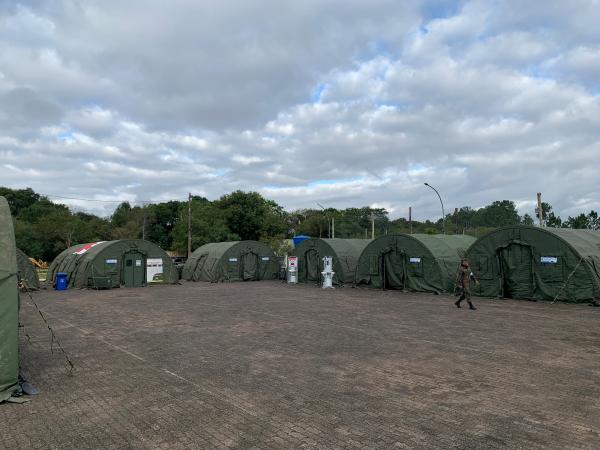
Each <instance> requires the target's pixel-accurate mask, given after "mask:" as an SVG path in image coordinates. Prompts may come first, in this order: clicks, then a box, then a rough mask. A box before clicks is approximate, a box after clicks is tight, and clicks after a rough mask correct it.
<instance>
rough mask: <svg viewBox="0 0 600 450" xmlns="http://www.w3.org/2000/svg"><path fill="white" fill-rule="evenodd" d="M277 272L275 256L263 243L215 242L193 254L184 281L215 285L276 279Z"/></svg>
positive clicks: (184, 268)
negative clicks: (224, 282) (223, 282)
mask: <svg viewBox="0 0 600 450" xmlns="http://www.w3.org/2000/svg"><path fill="white" fill-rule="evenodd" d="M278 269H279V264H278V261H277V257H276V256H275V253H274V252H273V250H272V249H271V248H269V247H268V246H266V245H265V244H263V243H262V242H258V241H235V242H214V243H210V244H205V245H203V246H202V247H200V248H198V249H196V251H194V253H192V254H191V255H190V257H189V258H188V260H187V261H186V263H185V265H184V266H183V273H182V275H181V278H182V279H184V280H188V281H210V282H212V283H218V282H221V281H258V280H274V279H276V278H277V271H278Z"/></svg>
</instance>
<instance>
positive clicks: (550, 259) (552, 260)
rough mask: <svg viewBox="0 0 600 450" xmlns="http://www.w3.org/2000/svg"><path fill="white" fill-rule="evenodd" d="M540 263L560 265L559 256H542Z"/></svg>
mask: <svg viewBox="0 0 600 450" xmlns="http://www.w3.org/2000/svg"><path fill="white" fill-rule="evenodd" d="M540 262H541V263H542V264H556V263H558V256H540Z"/></svg>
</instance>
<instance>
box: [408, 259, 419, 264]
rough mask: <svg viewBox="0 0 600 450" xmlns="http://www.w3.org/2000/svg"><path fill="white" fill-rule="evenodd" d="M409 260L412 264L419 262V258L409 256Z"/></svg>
mask: <svg viewBox="0 0 600 450" xmlns="http://www.w3.org/2000/svg"><path fill="white" fill-rule="evenodd" d="M410 262H411V263H413V264H421V258H410Z"/></svg>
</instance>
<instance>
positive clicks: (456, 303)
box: [454, 299, 460, 308]
mask: <svg viewBox="0 0 600 450" xmlns="http://www.w3.org/2000/svg"><path fill="white" fill-rule="evenodd" d="M454 304H455V305H456V307H457V308H460V299H459V300H456V301H455V302H454Z"/></svg>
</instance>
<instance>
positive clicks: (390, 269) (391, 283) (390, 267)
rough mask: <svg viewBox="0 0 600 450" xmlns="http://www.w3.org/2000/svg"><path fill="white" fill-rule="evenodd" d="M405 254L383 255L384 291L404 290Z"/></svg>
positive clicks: (392, 252) (392, 253)
mask: <svg viewBox="0 0 600 450" xmlns="http://www.w3.org/2000/svg"><path fill="white" fill-rule="evenodd" d="M404 260H405V258H404V254H403V253H398V252H395V251H390V252H387V253H384V254H383V255H381V261H382V271H381V273H382V275H383V283H382V285H383V288H384V289H404V286H405V280H406V272H405V264H404V262H405V261H404Z"/></svg>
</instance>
